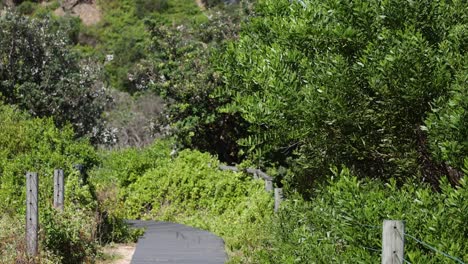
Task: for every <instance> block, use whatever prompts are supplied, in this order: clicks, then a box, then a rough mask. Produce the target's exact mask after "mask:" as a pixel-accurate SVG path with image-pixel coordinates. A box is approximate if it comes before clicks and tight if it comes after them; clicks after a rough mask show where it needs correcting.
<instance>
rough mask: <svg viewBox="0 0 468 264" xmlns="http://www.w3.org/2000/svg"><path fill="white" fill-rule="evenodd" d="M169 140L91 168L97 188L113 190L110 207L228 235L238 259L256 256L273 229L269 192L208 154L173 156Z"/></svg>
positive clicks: (112, 157) (228, 246)
mask: <svg viewBox="0 0 468 264" xmlns="http://www.w3.org/2000/svg"><path fill="white" fill-rule="evenodd" d="M170 152H171V149H170V143H169V142H156V143H155V144H153V145H152V146H150V147H148V148H145V149H143V150H136V149H127V150H123V151H118V152H114V153H112V154H110V155H109V154H108V156H107V155H106V156H105V157H104V160H103V166H102V167H101V168H97V169H96V170H94V171H93V172H92V173H91V175H92V176H91V181H93V182H94V183H95V185H96V186H97V190H98V192H101V193H112V194H113V195H112V197H109V203H108V204H107V206H108V207H109V209H108V210H109V211H112V210H114V211H120V212H121V214H122V215H125V216H126V217H129V218H150V219H156V220H166V221H167V220H169V221H175V222H179V223H185V224H189V225H192V226H196V227H200V228H203V229H207V230H210V231H212V232H215V233H216V234H218V235H220V236H221V237H223V238H224V240H225V242H226V249H227V250H228V253H229V255H230V256H231V257H232V259H231V261H232V262H233V263H246V262H251V258H252V257H253V255H255V254H256V253H257V252H258V251H263V250H264V249H262V247H261V246H260V245H261V244H262V241H263V240H264V239H265V237H267V236H268V235H269V234H268V233H267V232H266V231H267V229H268V228H265V225H268V224H269V223H270V218H271V215H272V212H273V210H272V209H273V205H272V199H271V196H270V194H268V193H266V192H265V191H264V187H263V184H261V182H258V181H253V180H252V179H251V178H250V177H248V176H246V175H243V174H237V173H231V172H221V171H219V170H218V165H219V162H218V161H217V160H216V159H214V158H213V157H211V156H210V155H209V154H206V153H200V152H198V151H190V150H184V151H182V152H180V153H179V155H178V156H177V157H173V158H171V155H170Z"/></svg>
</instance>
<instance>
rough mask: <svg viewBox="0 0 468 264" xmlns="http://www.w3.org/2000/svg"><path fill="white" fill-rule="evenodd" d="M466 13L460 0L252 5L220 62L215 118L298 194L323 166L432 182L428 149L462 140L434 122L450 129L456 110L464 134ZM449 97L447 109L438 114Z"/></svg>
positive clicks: (270, 2) (265, 2)
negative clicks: (230, 123)
mask: <svg viewBox="0 0 468 264" xmlns="http://www.w3.org/2000/svg"><path fill="white" fill-rule="evenodd" d="M467 9H468V6H467V5H466V3H465V2H464V1H451V2H446V1H419V2H408V1H383V2H381V1H380V2H379V1H373V2H369V1H352V2H349V1H344V2H343V1H335V0H330V1H293V2H292V3H291V1H287V0H284V1H283V0H281V1H276V0H275V1H273V0H263V1H259V2H258V4H257V6H256V13H255V15H254V16H253V17H252V18H251V19H250V21H249V23H247V24H246V25H245V26H244V27H243V30H242V33H241V36H240V39H239V40H238V41H236V42H234V43H232V45H230V47H229V48H228V50H227V52H226V54H225V55H224V57H223V58H222V59H221V60H220V61H219V69H220V71H221V73H222V75H223V76H224V78H225V80H226V87H227V88H228V89H223V90H220V93H221V100H226V99H225V98H226V97H227V98H230V99H231V100H232V102H231V103H229V104H227V105H226V106H225V107H222V108H221V109H220V110H221V111H222V112H225V113H231V114H240V115H241V116H242V118H243V119H245V120H246V121H247V122H248V124H249V125H248V130H249V135H248V136H246V137H244V138H243V139H242V140H240V141H239V144H240V145H241V146H244V151H247V152H248V153H249V154H250V157H252V158H253V159H255V160H257V161H259V162H263V163H264V165H265V166H268V164H271V163H272V162H280V163H283V164H285V163H287V164H289V165H290V166H292V167H294V168H298V169H297V170H296V171H295V175H296V176H295V178H294V179H292V181H293V182H295V183H296V186H297V187H299V188H309V187H310V183H311V182H312V181H313V180H314V179H317V178H320V176H321V175H324V174H326V173H327V171H328V168H329V166H330V165H333V164H336V165H339V164H346V165H347V166H349V167H350V168H351V169H352V170H353V171H354V172H355V173H357V174H358V175H365V176H370V177H378V178H390V177H395V178H399V179H400V180H403V179H405V178H408V177H410V176H414V175H422V176H423V177H424V178H425V179H426V180H428V181H431V182H433V183H436V182H438V177H440V175H442V174H446V173H447V171H446V170H441V171H440V172H434V167H435V166H432V163H433V161H432V158H433V157H432V156H431V155H426V156H425V155H424V153H425V152H427V148H428V145H434V146H433V147H432V148H431V149H435V148H444V149H445V150H447V151H452V149H449V148H448V147H447V146H443V145H447V144H453V140H452V139H450V137H455V138H460V136H461V135H462V134H463V133H464V132H463V128H461V127H460V129H461V130H462V131H460V132H458V130H457V128H454V129H453V130H452V131H446V130H447V129H448V128H444V127H445V126H444V125H442V123H446V122H457V121H456V120H452V121H448V120H447V116H451V115H452V111H455V112H457V111H458V114H457V115H460V126H462V127H463V125H461V124H462V122H463V121H464V120H463V116H464V115H465V114H464V113H465V112H466V106H464V105H463V104H461V103H457V100H458V101H460V100H463V98H464V97H463V95H464V94H465V93H466V87H467V86H466V65H467V64H466V62H467V55H466V48H467V47H466V41H467V35H466V34H467V30H466V29H467V22H468V21H467V20H468V17H467V15H466V14H467ZM450 96H452V97H454V98H453V99H451V102H452V104H457V105H456V106H450V108H447V107H446V106H445V105H446V103H447V102H448V101H449V100H450V99H449V98H450ZM457 98H458V99H457ZM435 100H437V101H435ZM434 102H435V104H436V109H439V108H442V109H444V110H440V111H441V112H439V113H436V114H435V116H437V117H432V120H433V121H432V122H431V121H428V122H430V123H431V124H430V125H429V126H428V128H429V129H430V130H431V131H430V132H429V133H430V134H431V137H430V140H436V142H431V143H429V144H428V143H427V139H426V135H425V133H423V132H422V131H421V128H420V126H421V125H423V124H424V120H425V119H426V117H427V116H428V114H429V113H430V112H431V104H432V103H434ZM444 111H445V112H447V111H448V112H447V113H446V116H445V117H444V116H439V115H440V114H443V112H444ZM437 118H441V120H440V123H439V124H438V122H436V121H435V119H437ZM454 125H455V126H456V124H454ZM436 127H437V128H436ZM445 132H452V133H454V134H449V135H447V134H445ZM458 133H461V135H459V134H458ZM444 137H449V138H447V139H443V138H444ZM438 138H441V139H438ZM441 140H445V141H444V142H445V143H441V142H440V141H441ZM460 140H462V141H463V139H461V138H460ZM448 141H450V142H448ZM464 142H466V140H464ZM436 145H437V147H436ZM463 145H464V143H463V144H462V146H463ZM462 146H459V147H457V148H463V147H462ZM440 151H442V152H444V150H440ZM454 151H455V152H453V153H451V154H448V153H446V154H441V155H457V154H456V153H457V151H458V152H459V151H460V150H459V149H458V150H454ZM464 155H466V152H465V153H462V156H464ZM436 156H437V155H436ZM439 156H440V155H439ZM288 160H289V162H288ZM461 160H463V157H461V159H458V161H457V163H456V165H458V166H455V167H454V168H455V169H456V170H460V161H461ZM453 165H455V164H453V163H452V166H453ZM454 178H455V180H454V181H456V178H457V177H454Z"/></svg>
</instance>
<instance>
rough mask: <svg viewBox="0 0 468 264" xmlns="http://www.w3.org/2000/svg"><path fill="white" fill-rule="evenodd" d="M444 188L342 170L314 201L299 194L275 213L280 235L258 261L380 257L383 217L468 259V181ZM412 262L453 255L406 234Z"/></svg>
mask: <svg viewBox="0 0 468 264" xmlns="http://www.w3.org/2000/svg"><path fill="white" fill-rule="evenodd" d="M441 186H442V187H441V188H442V191H441V192H440V193H433V191H432V190H431V187H430V186H419V185H418V184H413V183H408V184H405V185H404V186H403V187H402V188H398V187H397V185H396V183H395V181H391V182H390V183H388V184H385V185H384V184H383V183H382V182H381V181H375V180H374V181H370V180H362V181H361V180H358V179H357V178H356V177H352V176H350V174H349V170H347V169H344V170H342V171H341V172H340V173H339V175H338V173H337V174H336V176H335V178H334V179H333V180H332V181H331V182H330V183H329V185H328V186H324V187H322V188H318V190H317V191H316V192H315V196H314V198H313V199H311V200H310V201H304V200H303V199H302V198H301V197H300V196H299V195H293V196H292V197H289V199H288V200H287V201H286V202H285V203H284V204H283V206H282V209H281V211H280V212H279V214H278V215H277V217H276V218H275V221H274V222H275V225H274V229H273V230H274V234H275V240H273V241H270V242H271V244H270V245H268V244H267V246H268V247H269V251H268V253H267V254H264V255H258V257H259V258H258V259H257V263H378V262H379V261H380V257H381V256H380V253H381V248H382V245H381V243H382V242H381V241H382V228H381V226H382V222H383V220H384V219H392V220H404V221H405V223H406V224H405V225H406V227H405V230H406V231H405V232H406V233H407V234H409V235H412V236H414V237H416V238H418V239H420V240H422V241H424V242H426V243H428V244H429V245H432V246H434V247H435V248H437V249H439V250H442V251H444V252H446V253H448V254H450V255H452V256H455V257H458V258H459V259H461V260H463V261H465V262H466V261H467V260H468V245H467V244H466V237H467V236H468V228H467V226H466V224H465V223H466V222H467V221H468V218H467V217H468V214H467V212H468V200H467V199H468V190H467V186H466V182H465V181H462V182H461V186H460V187H457V188H452V187H451V186H450V185H449V183H448V182H447V180H443V182H442V184H441ZM405 241H406V242H405V259H406V260H408V261H409V262H410V263H449V261H450V260H449V259H448V258H446V257H445V256H443V255H441V254H438V253H436V252H434V251H432V250H430V249H428V248H427V247H425V246H423V245H421V244H418V243H416V242H415V240H413V239H411V238H409V237H406V238H405Z"/></svg>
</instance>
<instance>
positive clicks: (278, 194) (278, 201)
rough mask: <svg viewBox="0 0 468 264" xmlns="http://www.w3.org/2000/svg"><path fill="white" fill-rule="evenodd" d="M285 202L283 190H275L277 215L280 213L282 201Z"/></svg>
mask: <svg viewBox="0 0 468 264" xmlns="http://www.w3.org/2000/svg"><path fill="white" fill-rule="evenodd" d="M282 200H283V189H282V188H275V213H276V212H278V209H279V207H280V204H281V201H282Z"/></svg>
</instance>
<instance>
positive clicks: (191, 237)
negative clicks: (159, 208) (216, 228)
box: [127, 220, 227, 264]
mask: <svg viewBox="0 0 468 264" xmlns="http://www.w3.org/2000/svg"><path fill="white" fill-rule="evenodd" d="M127 222H128V223H129V224H130V225H131V226H133V227H136V228H146V232H145V234H144V236H142V237H141V238H140V239H139V240H138V243H137V245H136V250H135V254H134V255H133V258H132V262H131V263H132V264H149V263H156V264H158V263H177V264H222V263H224V262H225V261H226V259H227V258H226V253H225V252H224V241H223V240H222V239H221V238H219V237H217V236H215V235H214V234H212V233H210V232H208V231H203V230H200V229H196V228H193V227H189V226H185V225H181V224H175V223H170V222H155V221H140V220H129V221H127Z"/></svg>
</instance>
